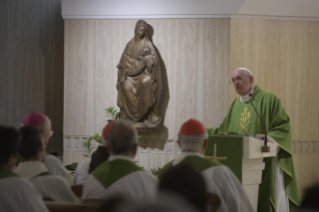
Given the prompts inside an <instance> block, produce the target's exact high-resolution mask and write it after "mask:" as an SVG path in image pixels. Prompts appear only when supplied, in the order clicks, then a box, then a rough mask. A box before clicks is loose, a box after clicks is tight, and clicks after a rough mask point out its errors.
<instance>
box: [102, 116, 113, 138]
mask: <svg viewBox="0 0 319 212" xmlns="http://www.w3.org/2000/svg"><path fill="white" fill-rule="evenodd" d="M114 122H115V121H110V122H109V123H108V124H107V125H105V127H104V128H103V130H102V137H103V138H104V139H105V140H107V133H108V132H109V129H110V127H111V125H112V124H113V123H114Z"/></svg>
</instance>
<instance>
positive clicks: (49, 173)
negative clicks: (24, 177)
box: [31, 171, 53, 179]
mask: <svg viewBox="0 0 319 212" xmlns="http://www.w3.org/2000/svg"><path fill="white" fill-rule="evenodd" d="M50 175H53V174H52V173H51V172H49V171H46V172H41V173H40V174H38V175H36V176H34V177H32V178H31V179H33V178H36V177H42V176H50Z"/></svg>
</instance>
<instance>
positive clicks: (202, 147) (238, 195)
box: [159, 119, 253, 212]
mask: <svg viewBox="0 0 319 212" xmlns="http://www.w3.org/2000/svg"><path fill="white" fill-rule="evenodd" d="M207 143H208V139H207V132H206V129H205V126H204V125H203V124H202V123H201V122H199V121H198V120H195V119H190V120H189V121H187V122H185V123H184V124H183V125H182V127H181V129H180V132H179V134H178V145H179V146H180V148H181V149H182V154H181V156H180V157H179V158H177V159H175V160H173V161H171V162H170V163H168V164H166V165H165V166H164V167H163V168H162V170H161V172H160V173H159V179H161V178H162V177H163V174H165V172H167V170H169V169H170V168H171V167H173V166H175V165H177V164H181V163H185V164H190V165H192V166H193V167H195V168H197V170H199V171H200V172H201V174H202V176H203V177H204V179H205V182H206V189H207V192H208V193H209V194H215V195H217V196H218V197H219V198H220V201H221V203H220V207H219V209H218V211H220V212H225V211H229V212H236V211H238V212H239V211H241V212H249V211H253V208H252V206H251V203H250V201H249V199H248V197H247V195H246V193H245V191H244V189H243V187H242V186H241V184H240V182H239V180H238V179H237V178H236V176H235V175H234V174H233V173H232V171H231V170H230V169H229V168H228V167H227V166H224V165H221V164H219V163H216V162H214V161H211V160H208V159H205V158H204V154H205V151H206V149H207Z"/></svg>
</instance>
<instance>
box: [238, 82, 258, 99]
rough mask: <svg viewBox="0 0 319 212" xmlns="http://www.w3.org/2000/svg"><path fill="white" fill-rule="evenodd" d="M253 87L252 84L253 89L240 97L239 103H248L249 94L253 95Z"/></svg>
mask: <svg viewBox="0 0 319 212" xmlns="http://www.w3.org/2000/svg"><path fill="white" fill-rule="evenodd" d="M254 87H255V85H254V84H253V87H252V88H251V90H250V91H249V93H248V94H246V95H243V96H240V102H241V103H244V102H249V99H250V96H249V94H251V95H253V93H254Z"/></svg>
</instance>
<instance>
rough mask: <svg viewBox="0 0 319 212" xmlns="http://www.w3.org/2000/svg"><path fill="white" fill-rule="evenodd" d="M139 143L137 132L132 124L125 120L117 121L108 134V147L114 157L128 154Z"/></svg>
mask: <svg viewBox="0 0 319 212" xmlns="http://www.w3.org/2000/svg"><path fill="white" fill-rule="evenodd" d="M136 141H137V132H136V130H135V128H134V127H133V126H132V124H131V123H130V122H128V121H125V120H116V121H115V122H114V123H113V124H112V126H111V127H110V129H109V131H108V134H107V142H106V143H107V145H108V146H109V147H110V151H111V153H112V154H114V155H120V154H125V153H128V152H129V151H131V150H132V148H133V147H134V145H135V144H136Z"/></svg>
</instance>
